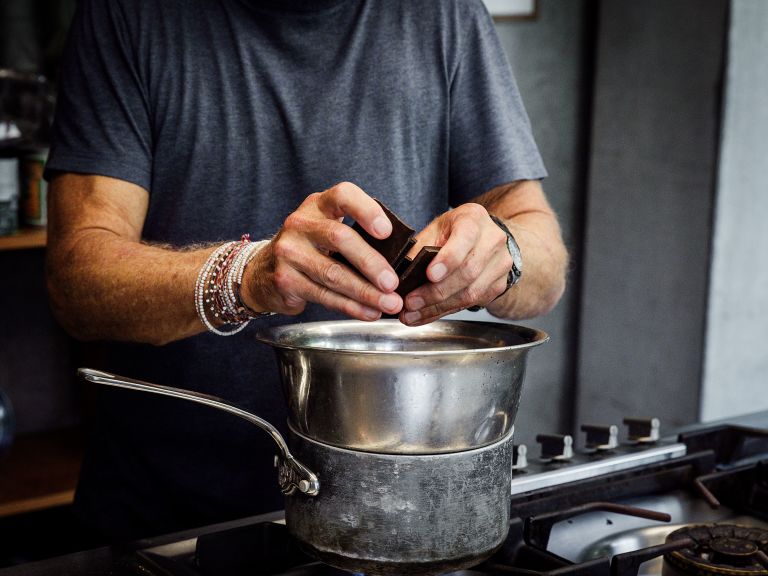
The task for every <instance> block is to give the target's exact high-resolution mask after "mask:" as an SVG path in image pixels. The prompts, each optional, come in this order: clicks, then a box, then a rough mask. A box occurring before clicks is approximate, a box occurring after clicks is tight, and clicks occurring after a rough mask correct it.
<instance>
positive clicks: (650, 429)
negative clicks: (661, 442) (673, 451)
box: [624, 418, 661, 444]
mask: <svg viewBox="0 0 768 576" xmlns="http://www.w3.org/2000/svg"><path fill="white" fill-rule="evenodd" d="M624 424H626V426H627V438H628V439H629V440H630V441H632V442H637V443H639V444H651V443H653V442H656V441H657V440H658V439H659V435H660V429H661V423H660V422H659V419H658V418H624Z"/></svg>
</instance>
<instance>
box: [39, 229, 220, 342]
mask: <svg viewBox="0 0 768 576" xmlns="http://www.w3.org/2000/svg"><path fill="white" fill-rule="evenodd" d="M213 250H214V248H213V247H211V248H199V249H195V250H184V251H180V250H173V249H170V248H165V247H158V246H150V245H145V244H141V243H139V242H134V241H132V240H127V239H125V238H121V237H120V236H118V235H116V234H114V233H113V232H110V231H107V230H99V229H93V230H84V231H81V232H79V233H78V234H77V235H76V236H74V237H73V238H67V239H66V240H63V241H62V242H60V243H57V244H55V245H54V246H52V248H51V249H50V251H49V254H48V262H47V265H48V289H49V293H50V298H51V304H52V306H53V309H54V312H55V313H56V316H57V317H58V319H59V321H60V322H61V323H62V324H63V326H64V327H65V328H66V329H67V331H68V332H70V333H71V334H72V335H73V336H75V337H77V338H81V339H85V340H93V339H106V340H121V341H131V342H147V343H151V344H164V343H167V342H171V341H173V340H178V339H181V338H185V337H187V336H192V335H194V334H197V333H199V332H202V331H204V330H205V328H204V326H203V325H202V323H201V322H200V320H199V319H198V317H197V314H196V312H195V305H194V289H195V281H196V278H197V274H198V271H199V269H200V267H201V266H202V265H203V263H204V262H205V260H206V259H207V258H208V256H209V255H210V253H211V252H212V251H213Z"/></svg>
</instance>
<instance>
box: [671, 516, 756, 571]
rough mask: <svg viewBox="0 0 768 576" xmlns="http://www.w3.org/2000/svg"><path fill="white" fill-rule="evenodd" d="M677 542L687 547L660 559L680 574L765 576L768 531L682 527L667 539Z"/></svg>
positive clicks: (743, 527) (737, 527)
mask: <svg viewBox="0 0 768 576" xmlns="http://www.w3.org/2000/svg"><path fill="white" fill-rule="evenodd" d="M679 540H690V541H691V545H689V546H686V547H685V548H681V549H679V550H675V551H673V552H669V553H667V554H666V555H665V556H664V558H665V560H666V561H667V562H669V564H671V565H672V566H674V567H675V568H677V569H678V570H681V571H682V573H683V574H698V575H700V576H709V575H722V574H728V575H730V576H742V575H743V576H756V575H759V576H768V556H766V552H768V530H763V529H762V528H750V527H746V526H737V525H735V524H716V525H698V526H686V527H685V528H680V529H679V530H675V531H674V532H672V533H671V534H670V535H669V536H668V537H667V542H675V541H679Z"/></svg>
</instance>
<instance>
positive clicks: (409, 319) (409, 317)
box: [403, 312, 421, 324]
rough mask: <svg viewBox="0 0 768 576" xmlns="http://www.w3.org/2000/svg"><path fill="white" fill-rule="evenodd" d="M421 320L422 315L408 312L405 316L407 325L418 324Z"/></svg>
mask: <svg viewBox="0 0 768 576" xmlns="http://www.w3.org/2000/svg"><path fill="white" fill-rule="evenodd" d="M420 318H421V314H419V313H418V312H406V313H405V314H403V320H405V322H406V324H413V323H414V322H418V321H419V319H420Z"/></svg>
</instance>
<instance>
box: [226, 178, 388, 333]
mask: <svg viewBox="0 0 768 576" xmlns="http://www.w3.org/2000/svg"><path fill="white" fill-rule="evenodd" d="M345 216H350V217H351V218H353V219H354V220H356V221H357V222H358V223H359V224H360V225H361V226H362V227H363V228H364V229H365V230H366V231H367V232H368V233H370V234H371V235H372V236H374V237H376V238H380V239H383V238H386V237H388V236H389V235H390V234H391V232H392V223H391V222H390V221H389V219H388V218H387V216H386V215H385V214H384V211H383V210H382V208H381V206H379V204H378V203H377V202H376V201H375V200H374V199H373V198H371V197H370V196H368V195H367V194H366V193H365V192H363V190H361V189H360V188H359V187H358V186H355V185H354V184H351V183H349V182H342V183H340V184H336V185H335V186H333V187H332V188H329V189H328V190H325V191H324V192H318V193H315V194H312V195H310V196H308V197H307V198H306V200H304V202H303V203H302V204H301V206H299V208H298V209H297V210H296V211H295V212H293V213H292V214H290V215H289V216H288V218H286V220H285V223H284V224H283V227H282V228H281V229H280V231H279V232H278V233H277V235H276V236H275V237H274V238H273V239H272V241H271V242H270V243H269V244H268V245H267V246H266V247H265V248H264V249H262V250H261V251H260V252H259V254H258V255H257V256H256V258H254V260H253V261H252V262H251V263H250V264H249V265H248V266H247V268H246V269H245V274H244V275H243V286H242V290H241V297H242V299H243V301H244V303H245V304H246V305H247V306H248V307H249V308H251V309H253V310H255V311H268V312H277V313H279V314H288V315H295V314H299V313H300V312H302V311H303V310H304V307H305V306H306V304H307V302H314V303H317V304H320V305H321V306H324V307H325V308H328V309H330V310H335V311H338V312H341V313H343V314H346V315H347V316H350V317H352V318H357V319H358V320H368V321H371V320H377V319H378V318H380V317H381V314H382V312H386V313H387V314H397V313H398V312H400V310H401V308H402V306H403V301H402V299H401V298H400V296H398V295H397V294H395V293H394V290H395V288H396V287H397V283H398V279H397V275H396V274H395V271H394V270H393V269H392V267H391V266H390V265H389V264H388V263H387V261H386V259H385V258H384V257H383V256H382V255H381V254H379V253H378V252H377V251H376V250H374V249H373V248H371V246H369V245H368V243H367V242H365V240H363V239H362V238H361V237H360V235H359V234H357V232H355V231H354V230H353V229H352V228H351V227H350V226H347V225H346V224H343V223H342V220H343V218H344V217H345ZM332 252H339V253H340V254H342V255H343V256H344V257H345V258H346V259H347V260H348V261H349V262H350V263H351V264H352V265H353V266H354V267H355V268H357V270H358V271H359V272H360V274H362V276H361V275H360V274H358V273H356V272H354V271H352V270H350V269H349V268H347V267H346V266H344V265H343V264H341V263H339V262H338V261H336V260H334V259H333V258H331V256H330V254H331V253H332Z"/></svg>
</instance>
